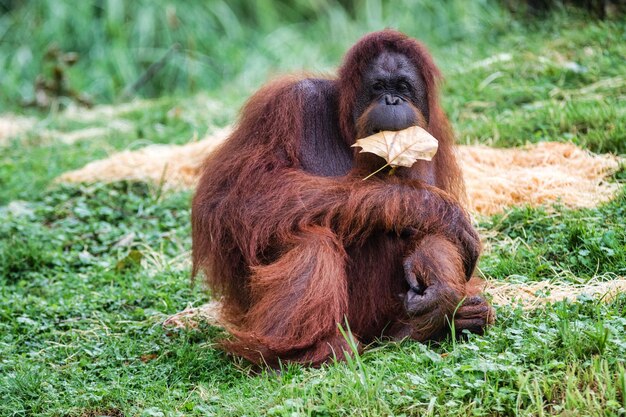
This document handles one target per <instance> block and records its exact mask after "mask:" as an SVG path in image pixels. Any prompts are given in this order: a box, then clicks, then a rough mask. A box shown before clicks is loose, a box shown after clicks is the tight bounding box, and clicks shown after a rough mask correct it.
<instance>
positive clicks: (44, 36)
mask: <svg viewBox="0 0 626 417" xmlns="http://www.w3.org/2000/svg"><path fill="white" fill-rule="evenodd" d="M512 3H513V4H514V2H512ZM531 3H532V2H531ZM539 3H542V2H539ZM543 3H546V2H543ZM547 3H552V2H547ZM591 3H593V1H592V2H591ZM557 8H561V9H562V7H561V6H558V7H557ZM513 9H514V10H513V14H512V13H511V7H510V5H509V7H507V6H506V5H503V4H502V2H495V1H488V0H472V1H465V0H444V1H428V0H399V1H393V2H391V1H387V2H385V1H380V0H342V1H333V0H290V1H271V0H259V1H246V0H235V1H222V0H209V1H206V0H188V1H173V0H134V1H125V0H91V1H76V0H32V1H27V0H22V1H21V0H0V85H1V89H0V111H2V110H5V109H15V108H17V107H19V106H20V105H21V104H23V103H28V102H32V101H33V100H34V98H35V87H34V86H35V81H36V79H37V78H38V77H39V78H42V79H44V80H51V79H53V77H54V76H53V71H54V66H55V65H58V64H59V59H58V58H57V59H55V58H54V57H52V58H51V57H50V55H51V54H50V51H52V50H58V51H60V52H62V53H67V52H73V53H77V54H78V61H77V62H76V64H75V65H73V66H69V65H61V67H62V68H61V71H62V72H63V76H64V79H65V81H64V82H66V83H67V84H68V85H67V86H66V87H68V88H71V89H73V90H75V91H76V92H78V93H81V94H83V95H86V96H88V97H89V98H90V100H91V101H93V102H95V103H103V102H116V101H120V100H126V99H128V98H129V97H131V96H134V95H138V96H141V97H157V96H162V95H172V94H189V93H194V92H197V91H216V92H219V91H220V90H224V89H226V90H227V91H228V93H227V94H228V95H231V94H233V93H235V94H238V93H241V94H248V93H249V92H250V91H251V90H252V89H254V88H255V87H257V86H258V85H259V84H260V83H262V82H263V81H264V80H266V79H267V77H268V76H271V75H272V74H274V73H275V72H277V71H280V72H285V71H291V70H296V71H297V70H301V69H306V70H307V71H322V72H324V71H331V70H332V69H333V68H335V67H336V66H337V64H338V61H339V60H340V58H341V55H342V54H343V52H344V51H345V50H346V49H347V48H348V47H349V46H350V45H351V44H352V43H353V42H354V41H355V40H356V39H358V38H359V37H360V36H362V35H363V34H364V33H366V32H368V31H372V30H378V29H381V28H384V27H393V28H396V29H399V30H402V31H405V32H406V33H407V34H409V35H411V36H414V37H416V38H419V39H421V40H423V41H424V42H426V43H427V44H428V45H429V46H431V48H432V49H433V50H434V53H435V55H436V58H437V60H438V61H439V62H440V63H441V64H442V66H443V67H444V68H450V67H455V66H458V65H459V64H460V63H463V62H466V61H467V60H468V55H471V56H476V55H478V56H480V55H481V53H482V52H483V51H484V50H485V49H488V48H489V45H490V44H494V43H497V42H498V38H499V37H501V36H502V35H505V34H509V33H511V32H514V31H516V30H518V29H519V28H518V27H519V25H527V24H532V23H529V22H528V19H526V17H527V15H528V13H527V11H525V10H524V7H521V6H519V5H518V6H515V7H513ZM569 12H570V11H568V13H569ZM516 17H517V18H519V17H522V19H521V23H520V20H519V19H516V20H514V18H516ZM516 28H518V29H516ZM468 40H473V41H472V42H471V43H473V44H474V45H473V47H472V48H466V47H463V46H462V45H466V44H467V43H468ZM168 51H169V53H168ZM47 53H48V58H46V54H47ZM471 56H470V58H471ZM157 62H160V64H161V65H162V66H161V68H160V69H159V70H158V71H157V72H156V74H155V75H154V76H153V77H148V78H149V79H148V80H144V81H145V82H143V83H142V82H141V81H139V84H140V85H139V86H135V87H137V88H135V89H133V88H132V86H133V84H135V83H136V82H137V81H138V80H141V77H142V74H144V73H145V71H146V70H147V69H148V68H149V67H150V65H153V64H155V63H157Z"/></svg>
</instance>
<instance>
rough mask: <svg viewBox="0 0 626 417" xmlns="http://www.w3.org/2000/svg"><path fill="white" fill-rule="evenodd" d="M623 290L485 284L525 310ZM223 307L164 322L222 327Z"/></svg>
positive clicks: (609, 284)
mask: <svg viewBox="0 0 626 417" xmlns="http://www.w3.org/2000/svg"><path fill="white" fill-rule="evenodd" d="M623 292H626V279H615V280H612V281H605V282H600V281H596V282H590V283H587V284H585V285H574V284H559V283H553V282H550V281H539V282H536V283H534V284H507V283H502V282H499V281H488V282H487V284H486V287H485V293H486V294H487V295H488V296H489V297H490V298H491V302H492V304H493V305H495V306H508V305H513V306H518V305H519V306H521V307H522V308H523V309H525V310H533V309H538V308H541V307H543V306H544V305H546V304H547V303H555V302H558V301H566V300H567V301H570V302H574V301H576V299H577V298H579V297H589V298H594V299H597V300H601V301H604V302H608V301H611V300H612V299H614V298H615V297H616V296H617V295H618V294H620V293H623ZM220 309H221V304H220V302H219V301H211V302H209V303H207V304H204V305H202V306H200V307H189V308H186V309H184V310H183V311H181V312H179V313H176V314H174V315H172V316H170V317H168V318H167V319H166V320H165V321H164V322H163V326H165V327H174V328H185V327H188V328H195V327H197V326H198V325H199V324H200V323H206V324H209V325H212V326H220V327H221V326H222V319H221V316H220Z"/></svg>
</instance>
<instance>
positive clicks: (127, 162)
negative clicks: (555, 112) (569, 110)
mask: <svg viewBox="0 0 626 417" xmlns="http://www.w3.org/2000/svg"><path fill="white" fill-rule="evenodd" d="M228 133H229V129H222V130H220V131H218V132H216V133H214V134H213V135H211V136H208V137H206V138H204V139H203V140H201V141H198V142H191V143H189V144H186V145H182V146H176V145H152V146H148V147H145V148H143V149H139V150H136V151H124V152H120V153H117V154H114V155H112V156H111V157H109V158H107V159H104V160H100V161H95V162H91V163H89V164H87V165H86V166H85V167H83V168H81V169H79V170H76V171H71V172H67V173H65V174H63V175H62V176H61V177H60V178H59V181H62V182H87V183H91V182H98V181H104V182H110V181H118V180H124V179H126V180H139V181H150V182H154V183H157V184H159V183H161V182H162V181H163V184H164V186H165V187H166V188H185V187H193V186H194V185H195V183H196V181H197V176H198V173H199V170H200V167H201V165H202V162H203V160H204V158H205V157H206V156H207V155H208V154H209V153H210V152H211V151H212V150H213V149H215V148H216V147H217V146H219V144H220V143H222V142H223V141H224V139H225V138H226V137H227V136H228ZM458 153H459V157H460V160H461V164H462V166H463V171H464V173H465V181H466V183H467V191H468V195H469V201H470V209H471V210H472V211H474V212H477V213H482V214H493V213H496V212H500V211H502V210H503V209H504V208H506V207H510V206H514V205H521V204H530V205H533V206H536V205H542V204H549V203H552V202H556V201H561V203H562V204H564V205H566V206H569V207H592V206H594V205H596V204H598V203H600V202H603V201H607V200H609V199H610V198H611V197H612V196H613V195H614V194H615V192H616V191H617V190H618V189H619V187H620V185H619V184H615V183H608V182H606V181H604V179H605V178H606V176H607V175H610V174H611V173H613V172H615V170H617V168H618V166H619V159H618V158H617V157H615V156H612V155H594V154H592V153H590V152H588V151H585V150H582V149H580V148H578V147H576V146H575V145H573V144H569V143H554V142H547V143H539V144H537V145H529V146H527V147H525V148H515V149H496V148H490V147H487V146H460V147H459V148H458Z"/></svg>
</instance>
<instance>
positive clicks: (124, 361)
mask: <svg viewBox="0 0 626 417" xmlns="http://www.w3.org/2000/svg"><path fill="white" fill-rule="evenodd" d="M16 3H18V2H16ZM97 4H101V5H102V7H103V9H99V8H98V7H95V6H93V4H92V3H89V2H71V3H70V2H64V1H61V2H56V1H55V2H52V1H46V0H42V1H39V2H29V3H28V4H27V5H26V6H24V7H22V8H17V9H13V10H12V11H11V12H10V13H6V14H4V15H0V85H2V88H1V89H0V106H4V107H3V108H4V109H7V110H11V111H13V112H18V113H21V112H25V113H27V114H29V115H31V116H33V117H35V118H37V119H38V120H39V122H38V124H37V126H36V127H35V129H34V130H32V131H31V132H29V133H27V134H26V135H24V136H22V137H17V138H13V139H12V140H10V141H9V142H8V143H6V144H0V398H1V399H2V401H0V416H5V415H6V416H30V415H44V416H81V417H91V416H94V417H95V416H99V415H110V416H122V415H124V416H182V415H185V416H186V415H194V416H195V415H198V416H200V415H216V416H264V415H270V416H335V415H356V416H378V415H397V416H402V415H404V416H414V415H442V416H444V415H445V416H455V415H460V416H465V415H475V416H495V415H501V416H505V415H529V416H530V415H532V416H538V415H563V416H575V415H605V416H613V415H616V416H617V415H625V414H626V365H625V363H624V358H626V318H625V317H626V296H625V295H623V294H622V295H620V296H618V297H617V298H615V299H614V300H612V301H608V302H600V301H597V300H595V299H591V298H588V297H581V298H579V299H578V300H577V301H576V302H568V303H564V302H562V303H556V304H551V305H548V306H546V307H545V308H541V309H537V310H532V311H526V310H522V309H521V307H519V306H515V305H511V306H501V307H498V311H497V314H498V319H497V322H496V324H495V325H494V326H493V327H492V328H491V329H490V331H489V332H488V333H487V334H486V335H485V336H475V335H472V336H469V337H468V340H467V341H464V342H457V341H446V342H444V343H442V344H440V345H422V344H418V343H412V342H408V341H407V342H403V343H379V344H375V345H373V346H371V347H370V348H369V349H368V350H366V351H365V353H363V354H362V355H361V356H358V357H356V358H354V359H353V360H352V361H350V362H348V363H338V364H331V365H328V366H324V367H323V368H321V369H308V368H304V367H299V366H288V367H286V368H285V369H283V371H282V372H281V373H280V374H279V375H276V374H273V373H261V374H259V373H257V372H255V370H253V369H252V368H251V367H250V366H249V365H248V364H247V363H245V362H242V361H240V360H237V359H234V358H230V357H228V356H227V355H225V354H224V353H223V352H222V351H220V350H219V349H217V348H216V346H215V344H216V341H217V340H218V339H219V338H220V337H223V336H224V334H223V332H221V331H220V330H219V329H216V328H213V327H209V326H203V327H201V328H199V329H196V330H188V331H171V330H164V329H163V328H162V326H161V323H162V322H163V320H164V318H165V317H167V315H169V314H172V313H175V312H178V311H180V310H182V309H183V308H185V307H186V306H187V305H190V304H193V305H200V304H202V303H204V302H206V301H208V300H209V295H208V294H207V293H206V292H205V291H203V290H202V288H200V286H195V287H194V286H191V284H190V280H189V271H190V264H189V250H190V247H191V239H190V224H189V214H190V213H189V202H190V198H191V195H190V193H189V192H180V193H163V192H162V190H160V189H159V187H158V186H154V185H146V184H137V183H126V182H122V183H115V184H110V185H103V184H96V185H90V186H86V185H85V186H78V185H77V186H59V185H55V184H54V183H53V180H54V178H55V177H57V176H58V175H59V174H61V173H62V172H65V171H67V170H69V169H73V168H77V167H80V166H82V165H84V164H85V163H87V162H89V161H92V160H95V159H98V158H102V157H104V156H106V155H108V154H110V153H112V152H115V151H118V150H122V149H136V148H138V147H141V146H144V145H146V144H149V143H185V142H187V141H189V140H191V139H192V138H193V137H194V136H196V135H197V136H202V135H204V134H205V133H206V132H207V131H210V130H211V129H213V128H215V127H219V126H224V125H227V124H229V123H231V122H232V121H233V120H234V118H235V115H236V111H237V109H238V108H239V106H240V105H241V104H242V103H243V101H244V100H245V98H246V97H247V96H248V95H249V94H250V93H251V92H252V91H253V90H254V89H256V88H258V86H259V85H260V84H261V83H263V82H264V81H265V80H266V78H267V77H268V76H271V75H273V74H275V73H277V72H286V71H290V70H294V69H299V68H305V69H309V70H314V71H330V70H332V68H334V67H335V66H336V65H337V63H338V61H339V59H340V56H341V54H342V53H343V51H344V50H345V48H346V47H348V46H349V44H350V43H352V42H353V41H354V40H356V39H357V38H358V37H359V36H360V35H361V34H362V33H365V32H366V31H368V30H373V29H379V28H382V27H385V26H393V27H397V28H399V29H401V30H404V31H406V32H408V33H409V34H411V35H413V36H416V37H420V38H422V39H424V40H425V41H427V43H428V44H429V47H430V49H431V50H432V52H433V55H434V56H435V58H436V60H437V62H438V63H439V65H440V67H441V69H442V71H443V73H444V75H445V76H446V80H447V81H446V84H445V85H444V88H443V91H442V95H443V103H444V106H445V108H446V110H447V111H448V113H449V114H450V116H451V119H452V121H453V123H454V125H455V128H456V131H457V132H458V137H459V140H460V141H461V142H463V143H475V142H479V143H486V144H491V145H494V146H515V145H522V144H525V143H528V142H537V141H544V140H557V141H570V142H574V143H576V144H579V145H581V146H583V147H585V148H587V149H590V150H593V151H596V152H613V153H617V154H626V131H625V129H626V128H625V126H626V102H625V100H624V97H625V96H626V78H625V76H624V74H626V65H625V64H624V58H625V57H626V47H625V45H626V42H624V40H625V39H626V24H625V23H624V22H620V21H612V20H608V21H604V22H602V21H596V20H593V19H590V18H588V17H585V16H582V15H580V14H579V12H577V11H572V10H565V11H559V12H557V13H556V14H554V15H552V16H550V17H548V18H546V19H545V20H540V21H515V20H511V18H510V17H509V16H508V15H507V12H506V11H504V10H503V9H501V8H500V6H498V5H497V4H495V3H492V2H489V1H476V2H465V1H460V0H459V1H449V2H425V1H411V0H405V1H401V2H393V4H391V3H386V4H382V3H381V2H377V1H373V0H367V1H366V0H363V1H346V2H342V3H341V4H343V6H341V5H340V4H339V3H335V2H330V1H328V2H307V1H304V0H303V1H294V2H290V3H289V6H279V5H277V4H278V3H273V2H259V3H254V2H252V3H249V2H245V3H244V2H228V4H229V6H227V5H226V4H227V3H226V2H219V1H216V2H200V1H198V2H196V1H193V2H186V3H185V7H183V3H177V2H165V1H160V0H159V1H155V2H151V1H138V2H119V1H106V2H101V3H97ZM257 4H258V6H257ZM281 4H282V3H281ZM172 8H174V9H175V13H176V18H177V19H179V20H180V24H179V25H178V26H177V27H174V26H175V25H174V26H171V25H172V22H174V21H175V20H172V19H173V15H172V13H174V12H173V11H172V10H173V9H172ZM99 10H100V11H99ZM168 19H169V20H168ZM44 21H45V22H46V24H45V25H43V26H42V25H41V23H42V22H44ZM36 28H37V29H36ZM51 39H54V40H55V41H56V42H57V43H58V44H59V45H60V46H61V48H62V49H63V50H66V51H70V50H75V51H78V52H80V53H81V54H82V55H83V59H81V61H79V63H78V64H77V66H75V67H72V68H71V69H70V72H69V75H70V82H71V83H72V86H73V87H74V88H76V89H78V90H80V91H84V92H86V93H89V94H90V95H91V96H92V97H93V98H94V99H95V101H96V102H102V103H107V102H112V101H113V102H115V101H116V100H119V99H120V97H121V92H122V90H123V88H124V87H125V86H127V85H129V84H130V83H132V82H133V81H134V80H135V79H136V78H137V77H138V76H139V74H141V72H142V71H143V70H144V69H145V68H146V67H147V65H149V63H151V62H154V60H156V59H158V58H159V57H160V56H162V54H163V53H164V52H165V50H167V48H169V46H170V45H171V44H172V43H173V42H179V43H180V44H181V45H182V46H183V49H182V51H183V52H181V53H180V54H178V55H176V57H175V58H173V59H172V61H171V62H169V63H168V65H167V66H166V67H165V68H164V69H163V71H162V72H161V73H159V75H158V76H157V77H156V78H155V79H153V80H152V81H151V82H150V83H149V84H147V85H146V86H144V89H142V90H141V91H140V92H139V95H140V96H142V97H153V96H155V97H158V98H156V99H150V100H144V101H139V102H137V103H135V104H134V105H131V106H115V109H117V111H114V112H113V113H112V114H108V113H102V114H101V115H100V116H97V117H91V118H88V117H86V116H85V115H81V116H76V115H72V113H64V112H59V111H57V110H51V111H46V112H38V111H34V110H23V109H21V108H20V107H19V102H20V101H21V100H22V99H27V98H29V97H30V95H32V82H33V80H34V78H35V76H36V75H37V74H39V73H40V72H41V71H42V68H43V66H44V65H43V63H42V57H43V55H44V53H45V49H46V48H47V46H48V44H49V43H50V40H51ZM329 39H333V41H332V42H330V41H329ZM334 40H337V41H334ZM277 45H279V46H280V47H277ZM502 54H509V55H502ZM85 56H88V57H89V59H84V57H85ZM498 56H499V57H500V60H495V61H496V62H493V63H491V64H484V61H483V60H485V59H489V58H493V57H498ZM481 61H483V63H482V64H480V63H481ZM572 63H575V65H574V64H572ZM114 121H117V122H123V123H125V126H127V127H128V128H127V129H125V130H123V131H122V132H116V131H113V130H112V131H110V133H109V134H106V135H102V136H97V137H94V138H90V139H87V140H81V141H77V142H75V143H72V144H67V143H63V141H62V140H61V137H62V136H63V134H64V133H66V132H72V131H79V130H81V129H84V128H88V127H107V126H110V125H112V123H113V122H114ZM51 131H52V132H53V133H52V134H50V132H51ZM625 179H626V171H624V170H622V171H621V172H620V173H618V174H616V175H615V176H614V178H613V179H612V180H613V181H622V182H623V181H624V180H625ZM624 218H626V190H624V189H623V190H622V191H621V192H620V193H619V194H618V196H617V197H616V198H615V199H614V200H613V201H611V202H608V203H606V204H603V205H601V206H599V207H597V208H593V209H585V210H571V209H566V208H564V207H561V206H559V205H556V206H554V207H544V208H527V207H520V208H515V209H511V210H509V211H507V212H506V213H503V214H501V215H496V216H493V217H488V218H482V219H480V227H481V229H482V230H484V231H485V232H487V233H486V235H487V236H488V238H487V242H486V243H487V247H488V250H487V251H486V253H485V254H484V256H483V258H482V259H481V262H480V265H479V266H480V270H481V272H482V273H483V274H484V275H485V276H486V277H488V278H489V279H494V280H502V281H505V280H507V281H516V282H535V281H539V280H549V281H551V282H553V283H555V284H560V283H562V284H573V283H576V284H578V283H585V282H587V281H589V280H592V279H593V280H612V279H615V278H616V277H624V276H626V222H625V221H624Z"/></svg>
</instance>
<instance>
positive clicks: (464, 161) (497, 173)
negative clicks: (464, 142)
mask: <svg viewBox="0 0 626 417" xmlns="http://www.w3.org/2000/svg"><path fill="white" fill-rule="evenodd" d="M459 157H460V159H461V165H462V167H463V172H464V174H465V182H466V184H467V191H468V196H469V202H470V210H472V211H473V212H477V213H482V214H494V213H497V212H501V211H502V210H504V209H505V208H507V207H510V206H518V205H524V204H529V205H531V206H539V205H544V204H550V203H553V202H556V201H560V202H561V203H563V204H564V205H566V206H568V207H593V206H596V205H597V204H598V203H601V202H604V201H607V200H609V199H610V198H611V197H612V196H613V195H614V194H615V193H616V192H617V191H618V190H619V188H620V185H619V184H617V183H609V182H606V181H604V179H605V178H606V176H607V175H610V174H612V173H614V172H615V171H616V170H617V169H618V167H619V164H620V161H619V159H618V158H617V157H614V156H612V155H594V154H592V153H591V152H588V151H585V150H583V149H580V148H578V147H577V146H576V145H573V144H570V143H557V142H543V143H538V144H536V145H529V146H526V147H525V148H512V149H496V148H490V147H488V146H462V147H460V148H459Z"/></svg>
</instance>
